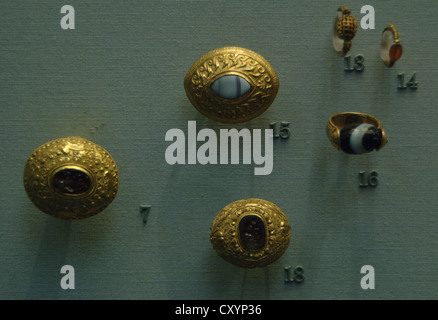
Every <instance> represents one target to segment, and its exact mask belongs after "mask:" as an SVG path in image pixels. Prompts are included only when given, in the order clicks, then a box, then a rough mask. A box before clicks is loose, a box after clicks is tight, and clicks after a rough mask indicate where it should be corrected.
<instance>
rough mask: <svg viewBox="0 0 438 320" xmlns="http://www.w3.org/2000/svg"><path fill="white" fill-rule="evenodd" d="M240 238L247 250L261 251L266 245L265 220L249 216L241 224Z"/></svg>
mask: <svg viewBox="0 0 438 320" xmlns="http://www.w3.org/2000/svg"><path fill="white" fill-rule="evenodd" d="M239 238H240V242H241V243H242V246H243V248H244V249H245V250H248V251H253V250H260V249H262V248H263V247H264V246H265V245H266V229H265V224H264V223H263V220H262V219H260V218H259V217H258V216H256V215H247V216H245V217H243V218H242V219H241V220H240V222H239Z"/></svg>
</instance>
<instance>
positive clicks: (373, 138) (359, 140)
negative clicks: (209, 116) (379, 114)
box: [326, 112, 388, 154]
mask: <svg viewBox="0 0 438 320" xmlns="http://www.w3.org/2000/svg"><path fill="white" fill-rule="evenodd" d="M326 132H327V136H328V137H329V139H330V142H331V143H332V144H333V145H334V146H335V147H336V149H338V150H342V151H344V152H345V153H348V154H361V153H367V152H371V151H373V150H377V151H379V150H380V149H382V148H383V146H384V145H385V144H386V143H387V142H388V138H387V136H386V133H385V131H384V130H383V129H382V126H381V125H380V121H379V120H378V119H377V118H376V117H373V116H370V115H368V114H365V113H359V112H343V113H337V114H334V115H332V116H331V117H330V119H329V121H328V123H327V128H326Z"/></svg>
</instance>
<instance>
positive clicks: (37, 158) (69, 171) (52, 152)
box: [23, 137, 119, 220]
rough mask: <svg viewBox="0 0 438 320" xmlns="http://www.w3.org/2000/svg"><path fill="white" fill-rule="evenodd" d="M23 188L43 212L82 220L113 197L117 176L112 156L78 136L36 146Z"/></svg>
mask: <svg viewBox="0 0 438 320" xmlns="http://www.w3.org/2000/svg"><path fill="white" fill-rule="evenodd" d="M23 180H24V187H25V189H26V192H27V195H28V196H29V198H30V199H31V201H32V202H33V203H34V204H35V206H36V207H37V208H39V209H40V210H41V211H43V212H44V213H47V214H48V215H51V216H55V217H58V218H63V219H69V220H71V219H83V218H88V217H90V216H93V215H95V214H97V213H99V212H101V211H102V210H103V209H105V208H106V207H107V206H108V205H109V204H110V203H111V202H112V201H113V199H114V198H115V196H116V193H117V189H118V181H119V174H118V170H117V166H116V163H115V162H114V159H113V158H112V157H111V155H110V154H109V153H108V152H107V151H106V150H105V149H103V148H102V147H100V146H98V145H97V144H95V143H93V142H91V141H88V140H86V139H84V138H80V137H68V138H61V139H56V140H53V141H50V142H47V143H45V144H43V145H42V146H40V147H38V148H37V149H36V150H35V151H34V152H33V153H32V154H31V155H30V157H29V158H28V160H27V162H26V166H25V168H24V178H23Z"/></svg>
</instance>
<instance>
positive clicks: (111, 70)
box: [0, 0, 438, 299]
mask: <svg viewBox="0 0 438 320" xmlns="http://www.w3.org/2000/svg"><path fill="white" fill-rule="evenodd" d="M65 4H70V5H72V6H74V8H75V10H76V29H75V30H62V29H61V27H60V24H59V22H60V19H61V17H62V14H60V9H61V7H62V6H63V5H65ZM367 4H368V5H373V6H374V8H375V13H376V29H375V30H362V29H360V28H359V30H358V32H357V34H356V37H355V38H354V40H353V47H352V50H351V54H352V55H353V56H355V55H357V54H363V55H364V57H365V59H366V61H365V70H364V72H363V73H356V72H352V73H348V72H344V70H343V68H344V61H343V59H342V58H340V57H338V56H337V55H336V53H335V52H334V50H333V48H332V44H331V29H332V19H333V16H334V14H335V11H336V9H337V8H338V7H339V6H340V5H347V6H349V7H350V8H351V9H352V13H353V14H354V15H355V16H356V18H357V19H358V21H359V22H360V18H361V17H362V14H361V13H360V9H361V7H362V6H363V5H367ZM437 11H438V3H437V2H436V1H433V0H428V1H422V2H421V5H420V4H417V3H416V2H414V1H407V0H404V1H400V0H391V1H374V2H360V1H314V0H312V1H283V0H281V1H280V0H278V1H277V0H275V1H267V0H265V1H249V0H246V1H228V0H227V1H225V0H224V1H220V0H217V1H69V2H63V1H48V0H44V1H38V2H36V1H2V2H1V3H0V23H1V31H0V105H1V107H0V134H1V140H0V141H1V145H0V148H1V152H0V164H1V166H0V182H1V184H0V186H1V187H0V188H1V189H0V259H1V263H0V298H2V299H111V298H114V299H427V298H432V299H437V298H438V289H437V288H438V253H437V247H438V236H437V227H438V215H437V212H436V208H437V205H438V200H437V189H436V181H437V178H438V173H437V168H438V167H437V155H438V152H437V150H438V149H437V133H438V130H437V122H438V112H437V101H436V100H437V99H436V98H437V83H436V78H437V71H438V68H437V64H436V55H437V53H438V32H437V29H438V27H437V20H436V13H437ZM389 23H393V24H395V25H396V26H397V28H398V29H399V31H400V35H401V41H402V43H403V46H404V53H403V57H402V59H401V60H400V61H399V62H397V63H396V65H395V66H394V67H393V68H392V69H388V68H386V67H385V65H384V64H383V62H382V61H381V60H380V57H379V48H380V37H381V32H382V31H383V29H384V28H385V27H386V26H387V25H388V24H389ZM223 46H241V47H245V48H248V49H251V50H253V51H256V52H258V53H259V54H261V55H262V56H264V57H265V58H266V59H267V60H268V61H269V62H270V63H271V64H272V66H273V67H274V69H275V70H276V72H277V74H278V76H279V79H280V90H279V92H278V96H277V98H276V100H275V101H274V103H273V104H272V106H271V107H270V108H269V109H268V111H266V112H265V113H264V114H263V115H261V116H260V117H258V118H257V119H254V120H252V121H250V122H248V123H244V124H238V125H225V124H221V123H217V122H214V121H212V120H209V119H206V118H205V117H203V116H202V115H201V114H200V113H198V112H197V111H196V110H195V108H194V107H193V106H192V105H191V104H190V102H189V101H188V99H187V97H186V95H185V91H184V87H183V79H184V76H185V73H186V72H187V70H188V69H189V67H190V66H191V65H192V64H193V63H194V62H195V61H196V60H197V59H198V58H199V57H200V56H201V55H203V54H204V53H206V52H208V51H210V50H212V49H216V48H220V47H223ZM400 72H405V73H406V77H407V79H406V80H408V79H409V76H410V75H412V74H413V73H414V72H417V79H418V82H419V88H418V90H417V91H414V90H410V89H407V90H405V91H400V90H397V85H398V82H397V74H398V73H400ZM343 111H359V112H366V113H370V114H372V115H374V116H376V117H378V118H379V119H380V121H381V122H382V125H383V127H384V129H385V130H386V131H387V134H388V137H389V139H390V141H389V143H388V145H387V146H386V147H385V148H384V149H382V150H381V151H379V152H374V153H371V154H366V155H362V156H348V155H345V154H343V153H340V152H338V151H337V150H335V149H334V148H333V147H332V146H331V144H330V142H329V140H328V139H327V137H326V133H325V125H326V122H327V120H328V118H329V117H330V115H331V114H333V113H336V112H343ZM189 120H196V121H197V126H198V129H201V128H213V129H215V130H217V131H218V130H219V129H221V128H233V127H235V128H237V129H240V128H249V129H256V128H268V126H269V123H270V122H272V121H277V122H279V121H289V122H290V124H291V125H290V126H291V137H290V138H289V139H288V140H282V141H277V140H276V141H275V143H274V171H273V173H272V174H271V175H269V176H254V174H253V166H252V165H208V166H201V165H186V166H181V165H180V166H170V165H168V164H167V163H166V161H165V159H164V153H165V150H166V147H167V146H168V145H169V143H168V142H165V141H164V136H165V133H166V131H167V130H169V129H171V128H180V129H183V130H184V131H186V130H187V121H189ZM71 135H79V136H82V137H84V138H87V139H89V140H91V141H93V142H95V143H97V144H100V145H101V146H103V147H104V148H106V149H107V150H108V151H109V152H110V153H111V154H112V156H113V157H114V159H115V160H116V162H117V165H118V167H119V171H120V188H119V192H118V194H117V197H116V199H115V200H114V202H113V203H112V204H111V205H110V206H109V207H108V208H107V209H106V210H105V211H104V212H102V213H101V214H99V215H97V216H95V217H93V218H90V219H87V220H84V221H73V222H69V221H63V220H59V219H56V218H53V217H50V216H47V215H45V214H43V213H41V212H40V211H39V210H38V209H36V208H35V207H34V206H33V204H32V203H31V202H30V200H29V199H28V198H27V196H26V193H25V191H24V188H23V183H22V173H23V168H24V164H25V162H26V160H27V157H28V156H29V155H30V153H31V152H32V151H33V150H34V149H35V148H37V147H38V146H40V145H41V144H43V143H45V142H48V141H50V140H52V139H56V138H61V137H66V136H71ZM362 170H365V171H370V170H377V171H378V172H379V185H378V186H377V187H376V188H359V176H358V174H359V171H362ZM248 197H259V198H263V199H266V200H269V201H272V202H274V203H276V204H277V205H278V206H279V207H280V208H282V210H283V211H284V212H285V213H286V215H287V216H288V218H289V221H290V222H291V224H292V240H291V244H290V246H289V248H288V250H287V251H286V253H285V254H284V255H283V256H282V257H281V258H280V259H279V260H278V261H276V262H275V263H273V264H272V265H270V266H268V267H266V268H263V269H251V270H245V269H241V268H238V267H235V266H233V265H230V264H228V263H227V262H225V261H223V260H222V259H220V258H219V257H218V256H217V255H216V253H215V251H214V250H213V249H212V248H211V245H210V241H209V228H210V226H211V223H212V221H213V219H214V217H215V216H216V214H217V213H218V212H219V211H220V210H221V209H222V208H223V207H224V206H225V205H227V204H229V203H230V202H232V201H235V200H238V199H243V198H248ZM141 204H148V205H151V206H152V209H151V212H150V215H149V219H148V222H147V224H146V226H144V225H143V224H142V217H141V215H140V213H139V207H140V205H141ZM65 264H70V265H72V266H73V267H74V268H75V271H76V289H75V290H67V291H66V290H62V289H61V287H60V284H59V282H60V279H61V274H60V269H61V267H62V266H63V265H65ZM366 264H370V265H372V266H374V268H375V272H376V289H375V290H367V291H365V290H362V289H361V287H360V279H361V274H360V268H361V267H362V266H363V265H366ZM288 265H292V266H296V265H302V266H303V267H304V269H305V277H306V278H305V282H304V283H302V284H300V285H296V284H285V283H284V281H283V278H284V273H283V269H284V267H285V266H288Z"/></svg>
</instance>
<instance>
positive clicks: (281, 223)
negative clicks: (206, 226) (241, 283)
mask: <svg viewBox="0 0 438 320" xmlns="http://www.w3.org/2000/svg"><path fill="white" fill-rule="evenodd" d="M290 230H291V227H290V224H289V221H288V220H287V217H286V215H285V214H284V213H283V211H281V209H280V208H279V207H277V206H276V205H275V204H273V203H272V202H269V201H266V200H262V199H244V200H238V201H235V202H233V203H231V204H229V205H227V206H226V207H225V208H223V209H222V210H221V211H220V212H219V213H218V215H217V216H216V218H215V219H214V221H213V224H212V227H211V229H210V241H211V244H212V245H213V248H214V249H215V250H216V252H217V253H218V255H219V256H221V257H222V258H223V259H225V260H226V261H228V262H230V263H232V264H235V265H237V266H240V267H244V268H254V267H264V266H266V265H268V264H270V263H272V262H274V261H276V260H277V259H278V258H280V257H281V256H282V255H283V253H284V252H285V251H286V249H287V247H288V245H289V242H290Z"/></svg>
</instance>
